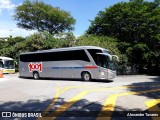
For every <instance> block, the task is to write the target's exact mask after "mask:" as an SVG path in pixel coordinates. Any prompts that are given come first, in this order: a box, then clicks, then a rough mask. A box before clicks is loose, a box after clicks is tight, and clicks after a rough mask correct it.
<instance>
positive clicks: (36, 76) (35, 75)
mask: <svg viewBox="0 0 160 120" xmlns="http://www.w3.org/2000/svg"><path fill="white" fill-rule="evenodd" d="M33 78H34V79H36V80H38V79H39V73H38V72H33Z"/></svg>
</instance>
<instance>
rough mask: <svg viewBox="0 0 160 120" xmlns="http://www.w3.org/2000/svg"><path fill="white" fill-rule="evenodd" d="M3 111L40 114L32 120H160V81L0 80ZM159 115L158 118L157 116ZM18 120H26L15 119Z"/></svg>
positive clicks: (9, 76) (135, 78) (155, 78)
mask: <svg viewBox="0 0 160 120" xmlns="http://www.w3.org/2000/svg"><path fill="white" fill-rule="evenodd" d="M0 96H1V97H0V111H1V112H3V111H7V112H11V111H12V112H15V111H16V112H21V113H22V112H24V113H25V112H28V111H30V112H35V111H37V112H40V113H41V115H42V116H43V117H39V116H38V115H37V116H33V117H32V119H44V118H45V119H46V118H48V119H64V120H66V119H69V120H71V119H76V120H77V119H86V120H89V119H91V120H94V119H97V120H103V119H104V120H107V119H108V120H109V119H111V120H112V119H113V120H117V119H118V120H119V119H122V120H124V119H133V120H135V119H140V120H142V119H145V120H146V119H148V120H151V119H159V118H160V77H158V76H146V75H133V76H118V77H117V78H115V79H114V81H110V82H108V81H98V80H97V81H91V82H83V81H81V80H49V79H43V80H33V79H25V78H18V74H7V75H4V78H3V79H2V78H0ZM157 115H158V116H157ZM12 117H13V118H16V119H27V117H28V116H27V117H26V118H24V116H23V117H22V116H21V117H19V116H18V117H16V115H14V116H12ZM3 119H8V118H3Z"/></svg>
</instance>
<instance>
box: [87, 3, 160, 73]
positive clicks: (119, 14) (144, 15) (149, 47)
mask: <svg viewBox="0 0 160 120" xmlns="http://www.w3.org/2000/svg"><path fill="white" fill-rule="evenodd" d="M159 3H160V1H159V0H155V1H154V2H148V1H144V0H130V1H129V2H120V3H117V4H115V5H113V6H111V7H109V8H106V9H105V10H104V11H100V12H99V14H98V15H97V17H95V19H94V20H93V21H91V25H90V27H89V28H88V30H87V31H86V33H87V34H95V35H103V36H110V37H115V38H117V40H118V41H119V43H118V45H117V47H118V48H119V50H120V51H121V53H122V54H126V55H127V57H128V59H129V61H130V62H131V63H133V64H136V65H137V66H138V67H139V69H142V68H144V67H145V66H148V70H149V69H151V68H153V67H155V66H156V67H157V66H158V68H155V69H156V71H160V63H159V60H158V59H157V58H159V56H160V36H159V33H160V4H159ZM153 60H155V61H154V63H156V65H155V64H154V63H153V62H152V61H153ZM153 69H154V68H153Z"/></svg>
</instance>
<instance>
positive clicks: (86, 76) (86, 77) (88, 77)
mask: <svg viewBox="0 0 160 120" xmlns="http://www.w3.org/2000/svg"><path fill="white" fill-rule="evenodd" d="M82 80H84V81H90V80H91V75H90V73H89V72H83V73H82Z"/></svg>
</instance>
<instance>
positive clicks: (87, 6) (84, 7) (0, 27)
mask: <svg viewBox="0 0 160 120" xmlns="http://www.w3.org/2000/svg"><path fill="white" fill-rule="evenodd" d="M31 1H32V0H31ZM41 1H43V2H45V3H46V4H50V5H52V6H53V7H59V8H60V9H63V10H65V11H67V12H70V14H71V15H72V17H73V18H74V19H76V24H75V26H74V27H75V30H74V31H73V33H74V35H75V36H81V35H83V34H84V33H85V31H86V30H87V29H88V27H89V26H90V22H89V20H94V18H95V17H96V16H97V14H98V12H99V11H103V10H104V9H105V8H108V7H109V6H112V5H114V4H116V3H118V2H122V1H124V2H127V1H129V0H41ZM23 2H24V0H0V38H1V37H8V36H9V35H12V36H13V37H15V36H22V37H26V36H29V35H31V34H33V33H34V32H35V31H27V30H24V29H20V28H18V27H17V25H16V21H14V19H13V17H12V16H13V15H14V12H15V8H16V7H17V6H19V5H21V4H22V3H23Z"/></svg>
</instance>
